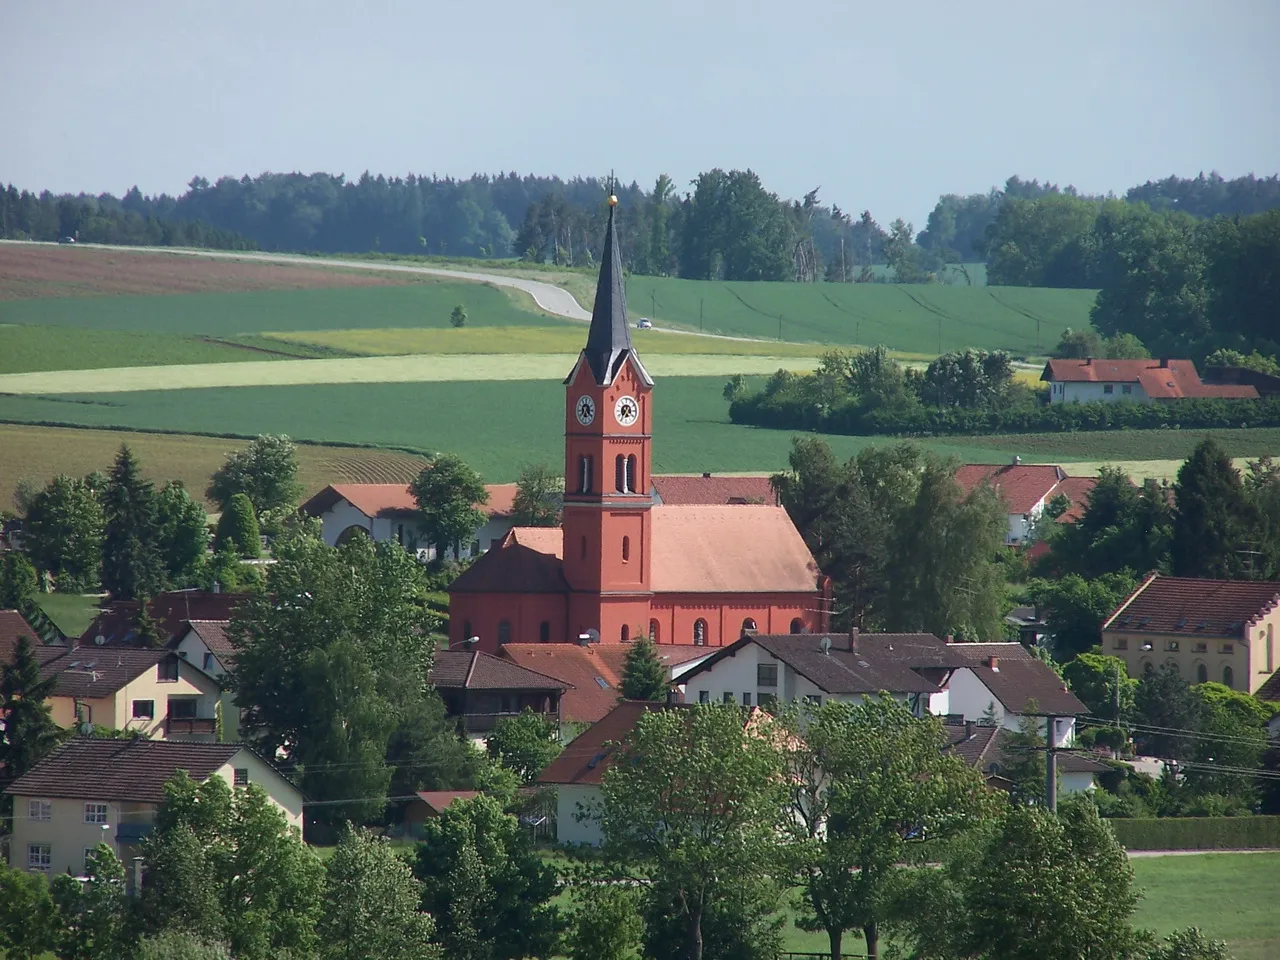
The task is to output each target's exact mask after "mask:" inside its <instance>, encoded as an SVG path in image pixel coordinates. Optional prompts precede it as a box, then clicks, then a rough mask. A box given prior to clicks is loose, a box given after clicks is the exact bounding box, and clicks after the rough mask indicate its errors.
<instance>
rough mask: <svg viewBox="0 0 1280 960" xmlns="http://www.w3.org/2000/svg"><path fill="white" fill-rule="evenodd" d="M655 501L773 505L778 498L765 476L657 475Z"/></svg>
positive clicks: (683, 504)
mask: <svg viewBox="0 0 1280 960" xmlns="http://www.w3.org/2000/svg"><path fill="white" fill-rule="evenodd" d="M653 487H654V490H655V491H656V492H657V494H658V500H659V501H660V502H662V503H665V504H669V505H672V506H688V505H693V504H729V503H732V504H748V503H763V504H768V505H769V506H776V505H777V503H778V496H777V494H776V493H775V492H774V489H773V484H772V483H770V482H769V478H768V477H716V476H712V475H711V474H709V473H704V474H702V476H700V477H699V476H687V477H686V476H676V475H668V476H659V477H654V478H653Z"/></svg>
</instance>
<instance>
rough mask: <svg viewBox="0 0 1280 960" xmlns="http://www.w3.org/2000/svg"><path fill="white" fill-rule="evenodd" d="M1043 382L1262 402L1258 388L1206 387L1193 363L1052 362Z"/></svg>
mask: <svg viewBox="0 0 1280 960" xmlns="http://www.w3.org/2000/svg"><path fill="white" fill-rule="evenodd" d="M1040 379H1041V380H1048V381H1053V382H1057V383H1064V382H1065V383H1138V384H1141V385H1142V389H1143V390H1145V391H1146V394H1147V396H1149V397H1153V398H1156V399H1161V400H1168V399H1174V398H1177V397H1219V398H1231V399H1253V400H1256V399H1257V398H1258V390H1257V388H1256V387H1252V386H1249V385H1240V384H1209V383H1203V382H1202V381H1201V380H1200V374H1199V373H1198V372H1196V365H1195V364H1194V363H1192V362H1191V361H1190V360H1099V359H1092V360H1050V361H1049V362H1048V363H1047V364H1046V365H1045V368H1044V373H1042V374H1041V375H1040Z"/></svg>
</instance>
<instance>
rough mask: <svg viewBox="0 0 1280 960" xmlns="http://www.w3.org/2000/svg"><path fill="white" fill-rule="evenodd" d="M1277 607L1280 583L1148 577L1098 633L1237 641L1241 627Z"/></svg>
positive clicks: (1241, 630) (1105, 621)
mask: <svg viewBox="0 0 1280 960" xmlns="http://www.w3.org/2000/svg"><path fill="white" fill-rule="evenodd" d="M1277 603H1280V583H1276V582H1274V581H1271V582H1268V581H1263V580H1202V579H1199V578H1195V577H1166V576H1162V575H1160V574H1152V575H1151V576H1150V577H1148V578H1147V579H1146V580H1144V581H1143V582H1142V583H1141V584H1139V585H1138V588H1137V589H1136V590H1134V592H1133V593H1132V594H1130V595H1129V597H1128V598H1126V599H1125V601H1124V602H1123V603H1121V604H1120V606H1118V607H1117V608H1116V609H1115V612H1113V613H1112V614H1111V616H1109V617H1107V619H1106V620H1104V621H1103V623H1102V629H1103V630H1122V631H1124V632H1126V633H1172V634H1179V633H1184V634H1187V635H1188V636H1192V637H1196V636H1207V637H1242V636H1243V635H1244V628H1245V626H1246V625H1247V624H1251V623H1253V622H1254V620H1256V619H1257V618H1259V617H1261V616H1263V615H1265V614H1267V613H1269V612H1270V611H1271V610H1273V609H1274V608H1275V606H1276V604H1277Z"/></svg>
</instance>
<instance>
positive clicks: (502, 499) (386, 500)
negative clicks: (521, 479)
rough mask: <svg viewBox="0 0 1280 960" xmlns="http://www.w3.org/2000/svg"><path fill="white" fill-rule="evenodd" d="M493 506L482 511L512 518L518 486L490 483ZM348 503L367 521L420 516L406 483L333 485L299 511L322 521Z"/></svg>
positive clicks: (489, 491)
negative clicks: (322, 518) (380, 518)
mask: <svg viewBox="0 0 1280 960" xmlns="http://www.w3.org/2000/svg"><path fill="white" fill-rule="evenodd" d="M484 488H485V490H486V491H488V494H489V502H488V503H486V504H484V505H483V506H482V507H481V508H480V509H481V510H483V511H484V512H485V513H486V514H487V515H488V516H490V517H495V516H504V517H505V516H508V515H509V514H510V513H511V511H512V509H513V508H514V506H515V501H516V485H515V484H514V483H486V484H485V485H484ZM341 500H345V501H346V502H347V503H349V504H351V506H353V507H355V508H356V509H357V510H359V511H360V512H361V513H363V514H364V515H365V516H366V517H369V518H370V519H373V518H374V517H404V516H408V515H412V514H416V513H417V512H418V501H417V499H416V498H415V497H414V495H413V490H412V489H411V488H410V487H409V485H408V484H406V483H331V484H329V485H328V486H327V487H325V488H324V489H323V490H321V491H320V492H319V493H317V494H316V495H315V496H313V497H311V498H310V499H309V500H307V502H306V503H304V504H303V505H302V506H301V507H299V508H298V509H299V510H301V511H302V512H303V513H305V514H307V515H308V516H311V517H318V516H320V515H321V514H323V513H325V512H326V511H328V510H330V509H332V508H333V506H334V505H335V504H336V503H338V502H339V501H341Z"/></svg>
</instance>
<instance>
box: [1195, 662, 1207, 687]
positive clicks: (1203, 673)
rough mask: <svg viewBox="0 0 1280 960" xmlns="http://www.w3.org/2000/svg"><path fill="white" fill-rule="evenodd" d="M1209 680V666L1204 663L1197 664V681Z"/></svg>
mask: <svg viewBox="0 0 1280 960" xmlns="http://www.w3.org/2000/svg"><path fill="white" fill-rule="evenodd" d="M1208 682H1209V668H1208V667H1206V666H1205V665H1204V664H1203V663H1198V664H1196V683H1208Z"/></svg>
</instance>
